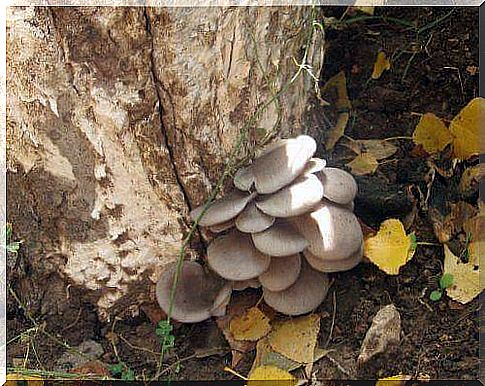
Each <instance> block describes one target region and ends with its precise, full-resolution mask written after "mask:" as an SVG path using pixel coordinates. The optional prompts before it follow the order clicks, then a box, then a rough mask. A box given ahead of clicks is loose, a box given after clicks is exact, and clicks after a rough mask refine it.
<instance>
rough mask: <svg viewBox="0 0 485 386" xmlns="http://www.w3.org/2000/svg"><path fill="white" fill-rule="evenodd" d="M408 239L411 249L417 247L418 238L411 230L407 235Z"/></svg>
mask: <svg viewBox="0 0 485 386" xmlns="http://www.w3.org/2000/svg"><path fill="white" fill-rule="evenodd" d="M409 240H410V241H411V248H410V249H411V250H413V251H414V250H415V249H416V248H417V247H418V240H417V239H416V234H415V233H414V232H413V233H411V234H410V235H409Z"/></svg>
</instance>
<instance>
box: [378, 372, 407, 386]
mask: <svg viewBox="0 0 485 386" xmlns="http://www.w3.org/2000/svg"><path fill="white" fill-rule="evenodd" d="M411 378H412V376H411V375H403V374H399V375H393V376H392V377H387V378H381V379H378V380H377V382H376V385H375V386H404V385H405V384H406V381H409V380H410V379H411Z"/></svg>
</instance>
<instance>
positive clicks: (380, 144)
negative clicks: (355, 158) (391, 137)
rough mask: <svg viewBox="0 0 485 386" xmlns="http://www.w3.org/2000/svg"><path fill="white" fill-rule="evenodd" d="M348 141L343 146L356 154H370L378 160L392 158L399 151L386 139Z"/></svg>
mask: <svg viewBox="0 0 485 386" xmlns="http://www.w3.org/2000/svg"><path fill="white" fill-rule="evenodd" d="M346 139H347V141H345V142H342V145H344V146H346V147H348V148H350V149H351V150H352V151H353V152H355V153H356V154H358V155H359V154H365V153H366V154H370V155H372V156H374V158H375V159H376V160H378V161H379V160H381V159H385V158H388V157H390V156H391V155H393V154H394V153H395V152H396V151H397V147H396V146H395V145H393V144H392V143H390V142H389V141H386V140H384V139H352V138H350V137H346Z"/></svg>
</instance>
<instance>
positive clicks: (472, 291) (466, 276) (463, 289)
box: [444, 245, 483, 304]
mask: <svg viewBox="0 0 485 386" xmlns="http://www.w3.org/2000/svg"><path fill="white" fill-rule="evenodd" d="M444 250H445V264H444V272H445V273H449V274H451V275H453V284H452V285H451V287H448V288H447V289H446V293H447V295H448V296H449V297H450V298H452V299H453V300H456V301H458V302H460V303H462V304H465V303H468V302H470V301H472V300H473V299H474V298H475V297H477V296H478V294H479V293H480V292H481V291H482V290H483V283H482V285H480V280H479V278H480V271H479V269H478V267H477V266H474V264H473V262H472V261H470V262H468V263H462V262H461V260H460V258H459V257H458V256H455V255H454V254H453V252H451V251H450V249H449V248H448V246H447V245H444Z"/></svg>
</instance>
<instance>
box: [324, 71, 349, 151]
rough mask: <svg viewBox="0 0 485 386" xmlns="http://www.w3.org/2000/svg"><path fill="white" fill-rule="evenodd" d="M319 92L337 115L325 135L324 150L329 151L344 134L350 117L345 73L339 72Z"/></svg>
mask: <svg viewBox="0 0 485 386" xmlns="http://www.w3.org/2000/svg"><path fill="white" fill-rule="evenodd" d="M321 91H322V95H323V97H324V98H325V100H330V101H332V107H333V109H334V110H335V114H337V116H336V123H335V125H334V127H333V128H332V129H330V130H328V131H327V134H326V141H325V149H326V150H327V151H329V150H332V149H333V147H334V146H335V144H336V143H337V142H338V140H339V139H340V138H341V137H342V135H343V134H344V132H345V128H346V126H347V123H348V121H349V117H350V114H349V110H350V109H351V103H350V100H349V96H348V93H347V80H346V78H345V72H343V71H341V72H339V73H338V74H337V75H335V76H333V77H332V78H330V79H329V80H328V81H327V82H326V83H325V85H324V86H323V87H322V90H321Z"/></svg>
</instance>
